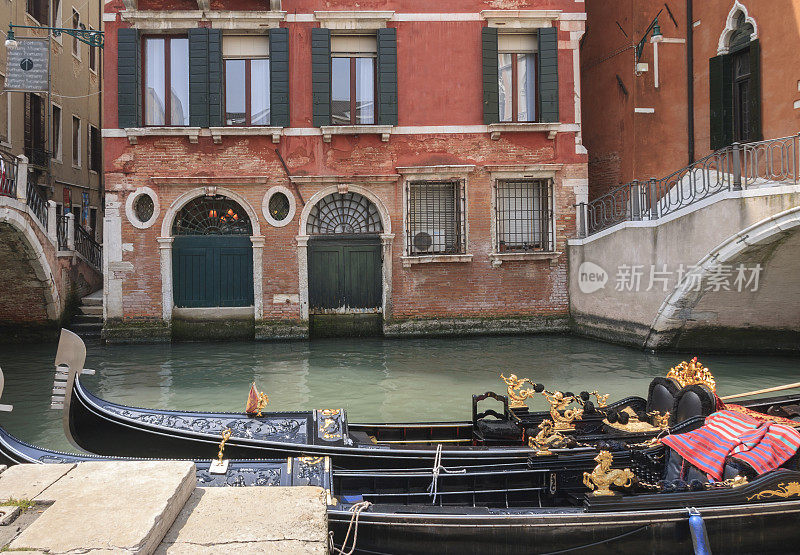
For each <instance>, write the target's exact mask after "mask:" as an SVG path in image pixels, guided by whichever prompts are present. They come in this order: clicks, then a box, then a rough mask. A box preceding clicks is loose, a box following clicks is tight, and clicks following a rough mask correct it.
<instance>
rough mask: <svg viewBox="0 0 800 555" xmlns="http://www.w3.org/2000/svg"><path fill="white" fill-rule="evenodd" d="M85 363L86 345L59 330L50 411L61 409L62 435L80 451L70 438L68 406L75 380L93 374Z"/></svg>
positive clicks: (73, 335) (73, 336)
mask: <svg viewBox="0 0 800 555" xmlns="http://www.w3.org/2000/svg"><path fill="white" fill-rule="evenodd" d="M85 363H86V345H85V344H84V342H83V340H82V339H81V338H80V337H78V336H77V335H76V334H74V333H72V332H71V331H69V330H65V329H63V328H62V329H61V337H60V338H59V340H58V350H57V351H56V358H55V366H56V375H55V379H54V380H53V391H52V394H53V396H52V398H51V399H50V408H51V409H61V410H62V412H63V414H62V416H61V421H62V425H63V427H64V434H65V435H66V436H67V439H68V440H69V442H70V443H71V444H72V445H74V446H75V447H77V448H78V449H80V448H81V447H80V445H78V443H77V442H76V441H75V439H74V438H73V437H72V430H71V429H70V425H69V405H70V402H71V400H72V388H73V385H74V384H75V379H76V377H77V375H78V373H79V372H80V373H81V374H90V375H91V374H94V373H95V372H94V370H89V369H87V368H84V367H83V365H84V364H85Z"/></svg>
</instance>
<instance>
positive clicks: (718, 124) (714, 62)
mask: <svg viewBox="0 0 800 555" xmlns="http://www.w3.org/2000/svg"><path fill="white" fill-rule="evenodd" d="M708 74H709V101H710V104H709V113H710V118H711V119H710V122H709V130H710V135H711V150H719V149H720V148H723V147H726V146H728V145H730V144H731V143H733V82H732V79H733V74H732V68H731V57H730V55H728V54H724V55H722V56H716V57H714V58H711V59H710V60H709V69H708Z"/></svg>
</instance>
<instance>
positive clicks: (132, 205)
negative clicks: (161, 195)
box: [125, 187, 161, 229]
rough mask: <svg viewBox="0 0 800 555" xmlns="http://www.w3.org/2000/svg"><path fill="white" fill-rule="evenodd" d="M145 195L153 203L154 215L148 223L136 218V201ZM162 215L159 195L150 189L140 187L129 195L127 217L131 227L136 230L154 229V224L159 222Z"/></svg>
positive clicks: (126, 209)
mask: <svg viewBox="0 0 800 555" xmlns="http://www.w3.org/2000/svg"><path fill="white" fill-rule="evenodd" d="M144 195H147V196H149V197H150V200H152V201H153V215H152V216H150V219H149V220H147V221H146V222H142V221H141V220H139V218H138V217H137V216H136V201H137V200H138V199H139V197H141V196H144ZM160 213H161V206H160V204H159V202H158V195H157V194H156V192H155V191H154V190H153V189H151V188H150V187H139V188H138V189H136V190H135V191H134V192H132V193H131V194H129V195H128V198H127V199H125V215H126V216H127V217H128V221H129V222H130V223H131V225H132V226H133V227H135V228H136V229H147V228H149V227H152V226H153V224H155V223H156V220H158V216H159V215H160Z"/></svg>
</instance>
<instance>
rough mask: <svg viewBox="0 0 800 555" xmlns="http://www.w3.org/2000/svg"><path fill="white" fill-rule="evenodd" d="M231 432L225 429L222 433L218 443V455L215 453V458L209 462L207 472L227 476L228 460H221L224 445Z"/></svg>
mask: <svg viewBox="0 0 800 555" xmlns="http://www.w3.org/2000/svg"><path fill="white" fill-rule="evenodd" d="M231 433H232V430H231V429H230V428H225V429H224V430H223V431H222V441H220V442H219V453H217V458H216V459H214V461H212V462H211V466H209V467H208V471H209V472H210V473H211V474H227V473H228V459H223V458H222V456H223V453H224V452H225V443H226V442H227V441H228V440H229V439H230V438H231Z"/></svg>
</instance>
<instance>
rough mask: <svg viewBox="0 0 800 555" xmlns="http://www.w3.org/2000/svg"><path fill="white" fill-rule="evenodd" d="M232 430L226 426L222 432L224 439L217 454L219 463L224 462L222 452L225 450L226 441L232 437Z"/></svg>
mask: <svg viewBox="0 0 800 555" xmlns="http://www.w3.org/2000/svg"><path fill="white" fill-rule="evenodd" d="M231 432H232V430H231V429H230V428H225V431H224V432H222V441H220V442H219V453H218V454H217V461H218V463H219V464H222V453H223V451H225V443H226V442H227V441H228V440H229V439H230V438H231Z"/></svg>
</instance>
